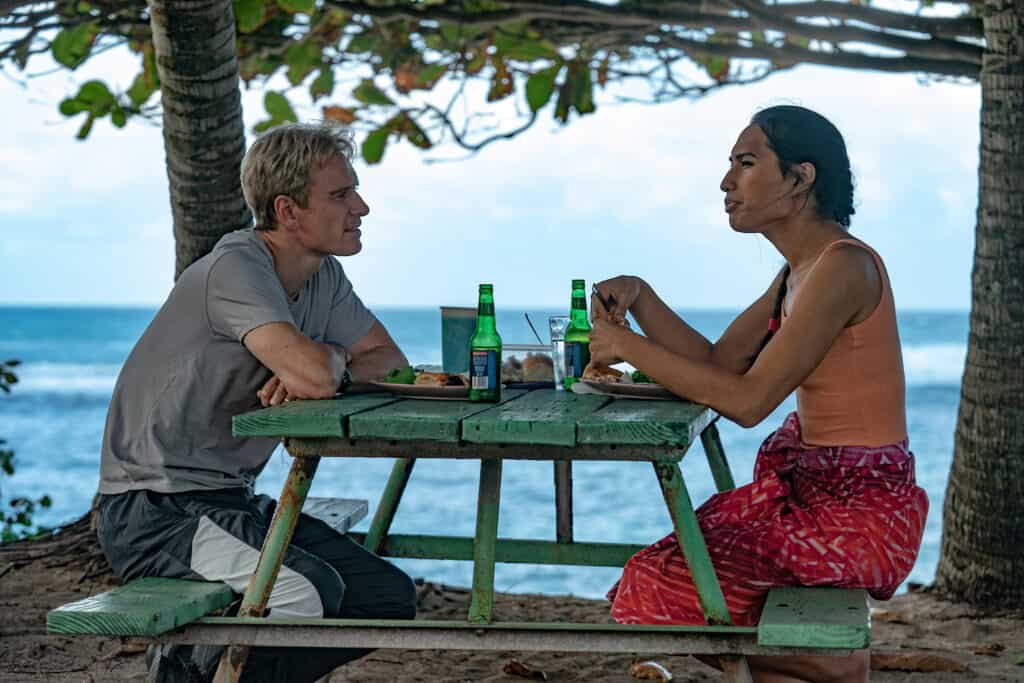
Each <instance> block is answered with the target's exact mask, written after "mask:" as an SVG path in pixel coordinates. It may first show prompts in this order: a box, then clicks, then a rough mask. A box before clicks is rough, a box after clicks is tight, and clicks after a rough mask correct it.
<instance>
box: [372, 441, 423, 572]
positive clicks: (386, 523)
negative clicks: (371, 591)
mask: <svg viewBox="0 0 1024 683" xmlns="http://www.w3.org/2000/svg"><path fill="white" fill-rule="evenodd" d="M415 465H416V459H415V458H398V459H397V460H395V464H394V465H392V466H391V475H390V476H389V477H388V482H387V484H385V485H384V492H383V493H381V495H380V503H379V504H378V505H377V512H376V513H374V515H373V521H371V522H370V530H369V531H367V532H366V538H365V540H364V541H362V543H363V547H365V548H367V549H369V551H370V552H372V553H375V554H377V555H380V550H381V542H382V541H383V540H384V539H385V538H386V537H387V535H388V532H389V531H391V523H392V522H393V521H394V520H395V513H396V512H397V511H398V503H399V502H401V500H402V494H403V493H405V485H406V484H408V483H409V477H410V476H411V475H412V468H413V467H414V466H415Z"/></svg>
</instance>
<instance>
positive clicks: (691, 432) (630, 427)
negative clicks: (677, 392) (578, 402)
mask: <svg viewBox="0 0 1024 683" xmlns="http://www.w3.org/2000/svg"><path fill="white" fill-rule="evenodd" d="M714 417H715V413H714V411H712V410H710V409H709V408H708V407H707V406H702V405H699V404H696V403H690V402H688V401H641V400H629V399H616V400H614V401H612V402H611V403H609V404H608V405H606V406H604V407H603V408H601V409H600V410H598V411H596V412H594V413H592V414H590V415H588V416H586V417H584V418H582V419H581V420H580V421H579V422H578V423H577V425H576V440H577V442H578V443H581V444H609V445H611V444H614V445H620V446H625V445H637V446H640V445H646V446H671V447H674V448H679V449H682V450H686V449H687V448H689V446H690V444H692V443H693V442H694V441H696V440H697V438H698V436H699V435H700V433H701V431H702V430H703V429H704V427H706V426H707V425H708V424H710V422H711V420H712V419H714Z"/></svg>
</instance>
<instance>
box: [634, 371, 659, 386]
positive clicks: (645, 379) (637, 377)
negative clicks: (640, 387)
mask: <svg viewBox="0 0 1024 683" xmlns="http://www.w3.org/2000/svg"><path fill="white" fill-rule="evenodd" d="M633 382H635V383H636V384H656V382H655V381H654V380H653V379H651V378H650V377H649V376H647V375H646V374H644V373H643V371H641V370H634V371H633Z"/></svg>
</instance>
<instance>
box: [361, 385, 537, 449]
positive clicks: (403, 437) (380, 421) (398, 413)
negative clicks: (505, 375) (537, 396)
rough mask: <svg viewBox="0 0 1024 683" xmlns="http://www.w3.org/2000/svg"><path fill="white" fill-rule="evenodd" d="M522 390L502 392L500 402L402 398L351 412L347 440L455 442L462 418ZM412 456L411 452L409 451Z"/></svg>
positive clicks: (517, 394)
mask: <svg viewBox="0 0 1024 683" xmlns="http://www.w3.org/2000/svg"><path fill="white" fill-rule="evenodd" d="M525 393H526V392H525V391H523V390H521V389H516V390H506V391H504V392H502V398H501V402H500V403H498V404H495V403H471V402H469V401H431V400H417V399H406V400H404V401H399V402H397V403H392V404H390V405H386V406H383V407H381V408H377V409H375V410H370V411H368V412H362V413H359V414H358V415H352V416H351V417H349V418H348V436H349V438H351V439H356V440H358V439H388V440H391V441H409V440H412V439H423V440H426V441H439V442H444V443H455V442H457V441H458V440H459V437H460V436H461V433H462V429H461V424H462V421H463V420H464V419H466V418H467V417H471V416H473V415H476V414H478V413H482V412H485V411H487V410H493V409H494V408H495V407H496V406H498V405H501V404H503V403H507V402H509V401H514V400H516V399H518V398H519V397H521V396H522V395H523V394H525ZM409 455H410V456H413V457H415V455H416V454H415V453H409Z"/></svg>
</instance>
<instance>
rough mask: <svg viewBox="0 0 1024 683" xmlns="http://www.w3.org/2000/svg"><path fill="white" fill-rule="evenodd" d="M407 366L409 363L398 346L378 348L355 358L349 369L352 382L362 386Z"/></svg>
mask: <svg viewBox="0 0 1024 683" xmlns="http://www.w3.org/2000/svg"><path fill="white" fill-rule="evenodd" d="M407 365H409V361H408V360H407V359H406V357H405V354H404V353H402V350H401V349H399V348H398V347H397V346H378V347H377V348H375V349H371V350H369V351H367V352H365V353H362V354H360V355H359V356H358V357H356V358H353V359H352V361H351V362H350V363H349V366H348V368H349V372H351V373H352V381H353V382H355V383H359V384H361V383H365V382H373V381H376V380H380V379H383V378H384V377H385V376H386V375H387V374H388V373H389V372H391V371H392V370H394V369H395V368H404V367H406V366H407Z"/></svg>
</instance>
